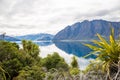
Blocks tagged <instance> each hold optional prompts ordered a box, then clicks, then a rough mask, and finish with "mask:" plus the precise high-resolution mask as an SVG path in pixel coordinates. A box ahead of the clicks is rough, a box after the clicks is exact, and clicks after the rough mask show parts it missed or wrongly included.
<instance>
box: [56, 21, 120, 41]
mask: <svg viewBox="0 0 120 80" xmlns="http://www.w3.org/2000/svg"><path fill="white" fill-rule="evenodd" d="M111 26H112V27H113V28H114V29H115V37H118V35H119V29H120V22H112V21H106V20H102V19H100V20H91V21H88V20H84V21H83V22H77V23H75V24H73V25H71V26H67V27H66V28H64V29H63V30H61V31H60V32H58V33H57V34H56V35H55V37H54V40H90V39H96V36H95V35H96V33H99V34H101V35H103V36H104V37H108V36H109V35H110V28H111Z"/></svg>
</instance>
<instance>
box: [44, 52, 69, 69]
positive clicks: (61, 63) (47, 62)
mask: <svg viewBox="0 0 120 80" xmlns="http://www.w3.org/2000/svg"><path fill="white" fill-rule="evenodd" d="M42 65H43V66H45V67H46V68H47V69H48V70H49V69H52V68H56V69H61V68H62V69H64V70H68V65H67V63H66V62H65V60H64V59H63V58H62V57H60V56H59V55H58V53H56V52H54V53H53V54H52V55H50V54H49V55H48V56H47V57H46V58H44V59H43V60H42Z"/></svg>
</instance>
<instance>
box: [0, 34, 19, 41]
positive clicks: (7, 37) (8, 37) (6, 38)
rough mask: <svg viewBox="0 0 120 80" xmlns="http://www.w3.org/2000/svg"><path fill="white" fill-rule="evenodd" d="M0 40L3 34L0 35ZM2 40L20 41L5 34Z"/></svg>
mask: <svg viewBox="0 0 120 80" xmlns="http://www.w3.org/2000/svg"><path fill="white" fill-rule="evenodd" d="M0 40H3V35H0ZM4 40H6V41H20V40H19V39H17V38H15V37H11V36H7V35H6V36H5V37H4Z"/></svg>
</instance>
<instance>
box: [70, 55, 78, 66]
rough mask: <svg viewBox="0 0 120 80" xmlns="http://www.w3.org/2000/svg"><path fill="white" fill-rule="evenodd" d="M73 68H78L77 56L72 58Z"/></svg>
mask: <svg viewBox="0 0 120 80" xmlns="http://www.w3.org/2000/svg"><path fill="white" fill-rule="evenodd" d="M71 67H72V68H78V62H77V59H76V57H75V56H73V57H72V62H71Z"/></svg>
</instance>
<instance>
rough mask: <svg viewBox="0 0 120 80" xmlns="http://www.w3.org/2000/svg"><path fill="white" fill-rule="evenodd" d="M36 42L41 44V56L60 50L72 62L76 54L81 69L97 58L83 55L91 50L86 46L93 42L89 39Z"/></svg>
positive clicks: (67, 60) (68, 61) (66, 59)
mask: <svg viewBox="0 0 120 80" xmlns="http://www.w3.org/2000/svg"><path fill="white" fill-rule="evenodd" d="M17 43H20V42H17ZM34 43H36V44H38V45H39V47H40V56H41V57H46V56H47V55H48V54H52V53H53V52H58V53H59V55H60V56H62V57H63V58H64V59H65V61H66V62H67V63H68V64H70V63H71V58H72V56H76V57H77V59H78V63H79V67H80V69H81V70H83V69H85V67H86V66H87V65H88V64H89V61H90V60H93V59H94V58H95V57H94V56H93V55H92V56H89V57H88V58H83V56H85V55H87V54H88V53H89V52H91V50H90V49H89V48H88V47H86V46H84V44H86V43H87V44H92V43H91V42H89V41H59V42H54V43H53V42H52V41H34Z"/></svg>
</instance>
